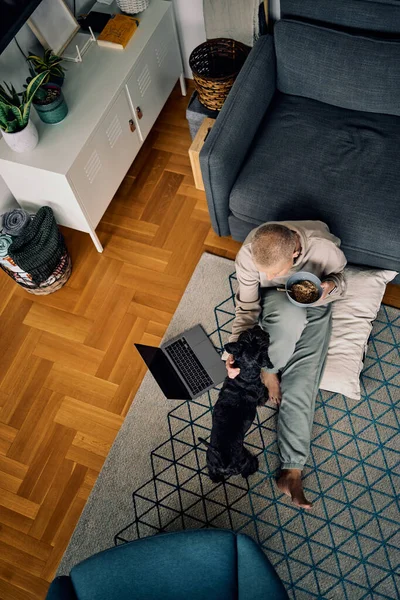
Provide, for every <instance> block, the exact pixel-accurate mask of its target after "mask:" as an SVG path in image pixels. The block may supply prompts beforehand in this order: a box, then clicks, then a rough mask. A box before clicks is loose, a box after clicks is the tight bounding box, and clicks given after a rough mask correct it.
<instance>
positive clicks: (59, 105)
mask: <svg viewBox="0 0 400 600" xmlns="http://www.w3.org/2000/svg"><path fill="white" fill-rule="evenodd" d="M43 88H44V89H46V90H49V89H50V90H57V91H58V92H59V95H58V96H57V97H56V98H55V99H54V100H53V102H50V103H49V104H38V103H37V102H35V100H34V101H33V106H34V107H35V109H36V112H37V114H38V115H39V117H40V119H41V120H42V121H43V123H49V124H50V125H54V124H55V123H60V122H61V121H63V120H64V119H65V117H66V116H67V114H68V106H67V104H66V102H65V100H64V96H63V93H62V91H61V88H60V86H58V85H56V84H55V83H46V84H45V85H44V86H43Z"/></svg>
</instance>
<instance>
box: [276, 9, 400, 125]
mask: <svg viewBox="0 0 400 600" xmlns="http://www.w3.org/2000/svg"><path fill="white" fill-rule="evenodd" d="M274 37H275V52H276V61H277V88H278V89H279V90H280V91H281V92H283V93H285V94H294V95H297V96H305V97H307V98H313V99H314V100H320V101H321V102H327V103H328V104H334V105H335V106H341V107H343V108H351V109H353V110H362V111H368V112H375V113H385V114H392V115H400V42H399V41H395V40H382V39H373V38H367V37H362V36H356V35H350V34H348V33H344V32H342V31H335V30H333V29H327V28H325V27H317V26H316V25H310V24H308V23H301V22H297V21H290V20H285V19H282V20H281V21H279V22H278V23H277V24H276V25H275V30H274Z"/></svg>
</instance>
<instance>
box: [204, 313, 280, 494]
mask: <svg viewBox="0 0 400 600" xmlns="http://www.w3.org/2000/svg"><path fill="white" fill-rule="evenodd" d="M268 347H269V335H268V333H266V332H265V331H263V330H262V329H261V327H260V326H259V325H256V326H255V327H253V328H252V329H248V330H247V331H243V332H242V333H241V334H240V336H239V339H238V341H237V342H232V343H230V344H226V345H225V350H226V351H227V352H229V354H232V355H233V357H234V359H235V366H236V367H239V368H240V374H239V375H238V376H237V377H235V379H230V378H229V377H227V378H226V379H225V382H224V385H223V386H222V389H221V391H220V394H219V397H218V400H217V402H216V404H215V407H214V411H213V416H212V429H211V441H210V443H209V442H206V441H205V440H204V439H202V438H199V441H200V442H202V443H203V444H206V446H207V467H208V473H209V476H210V478H211V480H212V481H214V482H215V483H217V482H219V481H224V480H225V478H226V477H229V476H230V475H239V474H241V475H242V477H245V478H246V477H249V475H252V474H253V473H255V472H256V471H257V469H258V458H257V457H256V456H253V454H251V453H250V452H249V451H248V450H247V448H245V447H244V446H243V442H244V436H245V435H246V432H247V431H248V429H249V428H250V426H251V424H252V423H253V421H254V417H255V416H256V412H257V406H262V405H264V404H265V402H266V400H267V398H268V392H267V390H266V388H265V385H264V384H263V382H262V381H261V377H260V375H261V368H262V367H268V368H272V367H273V365H272V363H271V361H270V359H269V356H268Z"/></svg>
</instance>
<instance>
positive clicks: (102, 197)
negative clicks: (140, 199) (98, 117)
mask: <svg viewBox="0 0 400 600" xmlns="http://www.w3.org/2000/svg"><path fill="white" fill-rule="evenodd" d="M140 145H141V141H140V139H139V136H138V132H137V128H136V125H135V124H134V120H133V118H132V112H131V108H130V105H129V103H128V99H127V97H126V91H125V89H122V90H121V92H120V93H119V95H118V98H117V100H116V101H115V102H114V104H113V105H112V107H111V108H110V109H109V111H108V112H107V114H106V116H105V117H104V119H103V120H102V121H101V123H100V125H99V127H98V128H97V130H96V132H95V134H94V135H93V137H92V138H91V139H90V140H89V142H88V143H87V144H86V146H85V147H84V148H83V150H82V152H80V154H79V156H78V158H77V159H76V161H75V162H74V164H73V165H72V168H71V169H70V171H69V172H68V174H67V178H68V180H69V182H70V184H71V186H72V188H73V189H74V190H75V191H76V192H77V194H78V195H79V197H80V198H84V199H85V209H86V212H87V214H88V215H89V218H90V221H91V223H92V225H93V227H97V225H98V223H99V221H100V219H101V217H102V216H103V214H104V212H105V210H106V208H107V206H108V205H109V203H110V199H111V198H112V197H113V196H114V194H115V192H116V191H117V189H118V187H119V185H120V183H121V181H122V179H123V177H124V176H125V173H126V172H127V170H128V169H129V167H130V165H131V163H132V161H133V160H134V158H135V156H136V154H137V153H138V152H139V149H140Z"/></svg>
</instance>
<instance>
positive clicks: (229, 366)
mask: <svg viewBox="0 0 400 600" xmlns="http://www.w3.org/2000/svg"><path fill="white" fill-rule="evenodd" d="M234 363H235V359H234V358H233V356H232V354H230V355H229V356H228V358H227V359H226V362H225V365H226V370H227V371H228V377H229V379H235V377H237V376H238V375H239V373H240V369H238V368H236V367H234V366H233V365H234Z"/></svg>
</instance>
